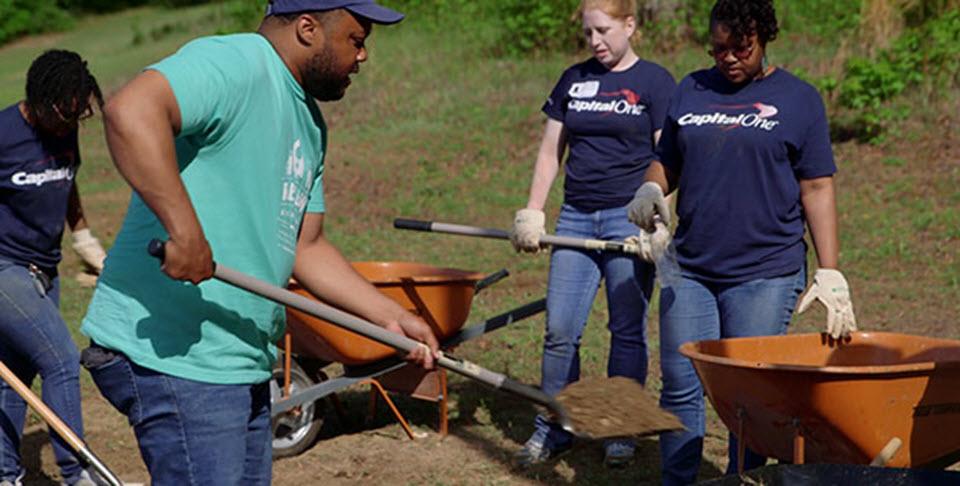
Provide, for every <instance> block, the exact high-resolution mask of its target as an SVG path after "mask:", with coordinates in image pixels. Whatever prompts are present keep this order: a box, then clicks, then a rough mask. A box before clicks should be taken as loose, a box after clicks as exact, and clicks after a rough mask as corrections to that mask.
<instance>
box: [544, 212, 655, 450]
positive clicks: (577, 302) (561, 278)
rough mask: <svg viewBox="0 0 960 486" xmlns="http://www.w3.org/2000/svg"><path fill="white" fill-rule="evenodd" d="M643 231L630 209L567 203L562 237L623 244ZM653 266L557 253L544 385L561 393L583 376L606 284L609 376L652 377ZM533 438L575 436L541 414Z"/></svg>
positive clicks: (611, 256)
mask: <svg viewBox="0 0 960 486" xmlns="http://www.w3.org/2000/svg"><path fill="white" fill-rule="evenodd" d="M639 232H640V229H639V228H637V227H636V226H634V225H633V224H632V223H630V221H629V220H627V211H626V208H623V207H620V208H611V209H602V210H599V211H594V212H589V213H584V212H580V211H578V210H576V209H574V208H573V207H572V206H569V205H567V204H564V205H563V207H562V208H561V210H560V218H559V220H558V221H557V234H558V235H560V236H571V237H576V238H592V239H600V240H623V239H624V238H627V237H629V236H636V235H637V234H639ZM653 274H654V269H653V266H652V265H650V264H648V263H644V262H643V261H641V260H640V259H639V258H638V257H636V256H634V255H626V254H623V253H615V252H600V251H594V250H577V249H570V248H559V247H557V248H554V250H553V254H552V255H551V257H550V276H549V280H548V283H547V332H546V336H545V338H544V342H543V363H542V368H541V373H542V375H541V382H540V387H541V388H542V389H543V391H544V392H546V393H547V394H549V395H551V396H553V395H556V394H557V393H559V392H560V390H562V389H563V388H564V387H565V386H567V385H568V384H570V383H573V382H575V381H577V380H579V379H580V338H581V336H582V335H583V329H584V327H585V326H586V324H587V319H588V317H589V316H590V309H591V308H592V306H593V301H594V299H595V298H596V295H597V290H598V289H599V286H600V280H601V279H603V280H604V281H605V282H606V290H607V308H608V310H609V314H610V319H609V322H608V323H607V328H608V329H609V330H610V335H611V336H610V358H609V360H608V361H607V375H609V376H626V377H629V378H633V379H634V380H637V381H638V382H639V383H645V382H646V379H647V341H646V318H647V304H648V303H649V301H650V294H651V293H652V292H653ZM533 438H534V439H535V440H537V441H538V442H541V443H543V444H544V445H545V446H546V447H547V448H550V449H553V448H557V447H563V446H566V445H567V444H569V442H570V440H571V439H572V436H571V435H570V434H569V433H568V432H566V431H564V430H563V429H562V428H560V427H559V426H558V425H556V424H553V423H550V422H549V421H548V420H547V418H546V417H544V416H537V419H536V431H535V432H534V435H533Z"/></svg>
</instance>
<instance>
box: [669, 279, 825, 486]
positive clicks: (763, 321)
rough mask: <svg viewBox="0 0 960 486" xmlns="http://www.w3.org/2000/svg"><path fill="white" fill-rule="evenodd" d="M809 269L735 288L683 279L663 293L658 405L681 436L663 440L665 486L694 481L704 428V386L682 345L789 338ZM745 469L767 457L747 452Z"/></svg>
mask: <svg viewBox="0 0 960 486" xmlns="http://www.w3.org/2000/svg"><path fill="white" fill-rule="evenodd" d="M805 281H806V272H805V269H803V268H801V269H800V271H798V272H796V273H793V274H790V275H787V276H784V277H777V278H767V279H757V280H751V281H749V282H744V283H737V284H714V283H707V282H701V281H698V280H694V279H691V278H688V277H686V276H684V277H683V278H682V279H681V281H680V283H679V284H678V285H676V286H674V287H668V288H666V289H664V290H662V291H661V294H660V367H661V369H662V371H663V392H662V394H661V395H660V405H661V406H662V407H663V408H665V409H667V410H669V411H671V412H673V413H674V414H676V415H677V416H678V417H680V421H681V422H683V425H684V426H686V428H687V430H686V431H683V432H669V433H665V434H661V435H660V455H661V459H662V468H663V484H665V485H674V484H691V483H693V482H694V481H696V478H697V471H698V470H699V469H700V458H701V456H702V452H703V436H704V432H705V428H706V424H705V422H706V419H705V417H704V403H703V387H702V386H701V385H700V379H699V378H697V373H696V371H695V370H694V368H693V364H692V363H691V362H690V360H689V359H687V358H686V357H684V356H683V355H681V354H680V351H679V348H680V345H681V344H683V343H686V342H691V341H703V340H708V339H720V338H732V337H748V336H769V335H777V334H785V333H786V332H787V326H788V325H789V324H790V316H791V315H792V314H793V309H794V307H795V306H796V303H797V297H799V295H800V293H801V292H803V287H804V283H805ZM736 451H737V443H736V438H734V437H733V436H732V434H731V435H730V445H729V459H730V463H729V467H728V472H732V471H731V468H732V469H735V468H736V464H737V457H736V453H737V452H736ZM747 452H748V453H747V456H746V457H744V468H746V469H750V468H753V467H759V466H761V465H763V463H764V462H766V458H764V457H762V456H758V455H756V454H754V453H752V452H751V451H749V450H748V451H747Z"/></svg>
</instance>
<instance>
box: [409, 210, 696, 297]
mask: <svg viewBox="0 0 960 486" xmlns="http://www.w3.org/2000/svg"><path fill="white" fill-rule="evenodd" d="M656 224H657V225H658V228H660V227H664V228H665V226H663V222H661V221H660V220H659V219H657V223H656ZM393 227H394V228H396V229H404V230H414V231H427V232H432V233H447V234H452V235H462V236H474V237H479V238H493V239H498V240H509V239H510V233H508V232H506V231H504V230H501V229H495V228H481V227H478V226H467V225H462V224H452V223H438V222H435V221H421V220H418V219H405V218H397V219H394V220H393ZM540 243H541V244H547V245H553V246H563V247H567V248H578V249H582V250H599V251H614V252H620V253H626V254H628V255H637V256H640V255H641V252H640V247H639V246H638V245H636V244H634V243H627V242H625V241H610V240H594V239H586V238H572V237H569V236H557V235H541V236H540ZM652 251H653V262H652V263H653V264H654V265H655V266H656V268H657V279H658V281H659V282H660V286H661V287H672V286H674V285H676V284H677V283H678V282H679V281H680V274H681V272H680V267H679V266H678V265H677V255H676V250H675V249H674V248H673V246H672V245H670V246H667V247H664V248H660V249H659V250H658V249H656V248H655V249H653V250H652Z"/></svg>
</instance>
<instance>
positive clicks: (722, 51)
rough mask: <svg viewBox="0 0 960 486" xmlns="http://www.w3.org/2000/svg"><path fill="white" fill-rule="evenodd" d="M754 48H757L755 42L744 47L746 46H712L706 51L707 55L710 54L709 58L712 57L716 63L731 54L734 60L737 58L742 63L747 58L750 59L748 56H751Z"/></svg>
mask: <svg viewBox="0 0 960 486" xmlns="http://www.w3.org/2000/svg"><path fill="white" fill-rule="evenodd" d="M756 47H757V43H756V42H751V43H750V44H748V45H746V46H740V47H718V46H713V47H712V48H710V49H709V50H707V53H708V54H710V55H711V56H713V58H714V59H716V60H718V61H719V60H722V59H726V57H727V56H728V55H729V54H731V53H732V54H733V57H735V58H737V59H739V60H741V61H742V60H744V59H747V58H748V57H750V55H751V54H753V50H754V49H755V48H756Z"/></svg>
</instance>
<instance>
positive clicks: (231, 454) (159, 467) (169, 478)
mask: <svg viewBox="0 0 960 486" xmlns="http://www.w3.org/2000/svg"><path fill="white" fill-rule="evenodd" d="M100 349H103V348H100ZM87 352H88V351H85V353H87ZM90 374H91V375H92V376H93V380H94V382H96V384H97V388H99V389H100V393H102V394H103V396H104V397H106V399H107V400H108V401H109V402H110V403H111V404H112V405H113V406H114V407H115V408H116V409H117V410H119V411H120V413H122V414H124V415H126V416H127V419H129V421H130V425H132V426H133V430H134V433H135V434H136V436H137V443H138V444H139V446H140V454H141V456H142V457H143V462H144V463H145V464H146V465H147V470H148V471H149V472H150V480H151V484H154V485H157V486H166V485H178V486H179V485H208V484H243V485H269V484H270V475H271V467H272V464H271V460H272V455H273V451H272V449H271V447H272V446H271V438H272V437H271V433H270V388H269V384H268V383H260V384H256V385H217V384H211V383H201V382H197V381H192V380H186V379H182V378H177V377H174V376H170V375H167V374H163V373H159V372H156V371H153V370H150V369H147V368H144V367H142V366H139V365H137V364H135V363H133V362H131V361H130V360H129V359H128V358H127V357H126V356H124V355H123V354H119V353H117V354H115V355H114V356H113V357H112V358H111V359H110V360H109V361H106V362H105V363H102V364H99V365H97V366H91V367H90Z"/></svg>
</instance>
